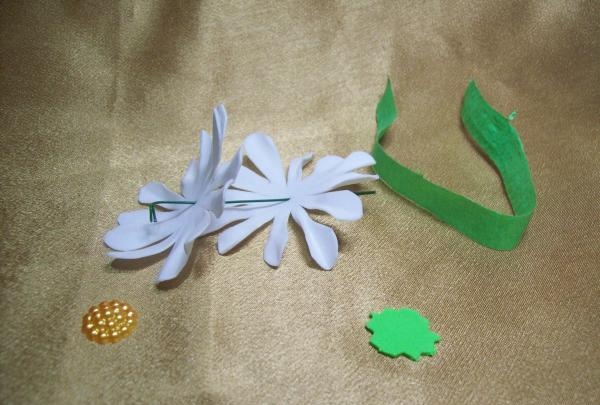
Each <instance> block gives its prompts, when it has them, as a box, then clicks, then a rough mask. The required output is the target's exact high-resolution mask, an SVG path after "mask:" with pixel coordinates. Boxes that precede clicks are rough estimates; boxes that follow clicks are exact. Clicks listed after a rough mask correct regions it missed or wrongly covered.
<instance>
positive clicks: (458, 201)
mask: <svg viewBox="0 0 600 405" xmlns="http://www.w3.org/2000/svg"><path fill="white" fill-rule="evenodd" d="M397 115H398V113H397V111H396V104H395V102H394V94H393V92H392V85H391V82H390V81H389V80H388V82H387V87H386V89H385V93H384V94H383V96H382V97H381V100H380V101H379V104H378V105H377V133H376V135H375V144H374V145H373V157H374V158H375V161H376V162H377V163H376V164H375V166H374V169H375V171H376V172H377V174H379V177H380V179H381V180H382V181H383V182H384V183H385V184H386V185H387V186H388V187H390V188H391V189H392V190H393V191H395V192H396V193H398V194H400V195H401V196H403V197H405V198H407V199H408V200H410V201H412V202H414V203H415V204H416V205H418V206H419V207H421V208H423V209H424V210H426V211H428V212H430V213H431V214H433V215H434V216H435V217H436V218H438V219H439V220H441V221H443V222H446V223H448V224H450V225H451V226H453V227H454V228H456V229H457V230H458V231H459V232H462V233H463V234H465V235H466V236H468V237H469V238H471V239H473V240H474V241H475V242H477V243H480V244H482V245H484V246H487V247H489V248H492V249H498V250H510V249H513V248H515V247H516V246H517V245H518V243H519V241H520V239H521V237H522V236H523V233H524V232H525V229H526V228H527V224H528V223H529V220H530V219H531V216H532V215H533V211H534V209H535V205H536V198H535V187H534V185H533V181H532V179H531V173H530V171H529V165H528V163H527V157H526V156H525V152H524V150H523V145H522V144H521V140H520V139H519V135H518V134H517V131H516V130H515V129H514V128H513V127H512V126H511V125H510V123H509V119H507V118H505V117H503V116H502V115H501V114H500V113H498V112H497V111H495V110H494V109H493V108H492V107H491V106H490V105H489V104H488V103H487V102H486V101H485V100H484V99H483V97H482V96H481V93H480V92H479V90H478V89H477V86H476V85H475V82H470V83H469V85H468V86H467V90H466V92H465V97H464V100H463V105H462V111H461V118H462V121H463V123H464V125H465V127H466V129H467V131H468V132H469V133H470V134H471V136H472V137H473V139H474V140H475V142H477V144H478V145H479V146H480V147H481V149H482V150H483V151H484V153H485V154H486V155H487V156H488V157H489V158H490V159H491V160H492V162H494V165H495V166H496V168H497V169H498V171H499V172H500V175H501V177H502V181H503V183H504V188H505V190H506V194H507V195H508V199H509V200H510V204H511V206H512V210H513V213H514V215H507V214H502V213H500V212H496V211H493V210H491V209H489V208H486V207H484V206H482V205H480V204H478V203H476V202H474V201H472V200H470V199H468V198H466V197H463V196H462V195H459V194H456V193H453V192H452V191H450V190H447V189H445V188H443V187H440V186H438V185H436V184H433V183H432V182H430V181H428V180H426V179H425V178H424V177H423V176H422V175H421V174H418V173H415V172H413V171H412V170H410V169H409V168H407V167H405V166H403V165H401V164H400V163H398V162H396V161H395V160H394V159H393V158H392V157H391V156H390V155H388V154H387V153H386V152H385V150H384V148H383V146H382V145H381V143H380V142H381V139H383V137H384V136H385V133H386V131H387V129H388V128H389V127H390V126H391V125H392V123H393V122H394V120H395V119H396V117H397ZM511 118H512V116H511Z"/></svg>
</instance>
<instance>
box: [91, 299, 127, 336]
mask: <svg viewBox="0 0 600 405" xmlns="http://www.w3.org/2000/svg"><path fill="white" fill-rule="evenodd" d="M137 320H138V314H137V313H136V312H135V311H134V309H133V308H131V305H129V304H128V303H126V302H121V301H117V300H112V301H102V302H101V303H100V304H98V305H95V306H92V307H90V309H89V310H88V311H87V313H86V314H85V315H84V316H83V324H82V326H81V331H82V332H83V333H84V334H85V336H86V337H87V338H88V339H89V340H91V341H93V342H96V343H99V344H106V343H117V342H118V341H120V340H121V339H124V338H126V337H127V336H129V335H130V334H131V332H133V331H134V330H135V328H136V326H137Z"/></svg>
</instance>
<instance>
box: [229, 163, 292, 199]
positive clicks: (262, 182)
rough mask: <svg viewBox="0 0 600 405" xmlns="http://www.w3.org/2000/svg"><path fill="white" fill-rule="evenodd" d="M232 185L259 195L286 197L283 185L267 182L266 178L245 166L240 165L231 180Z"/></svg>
mask: <svg viewBox="0 0 600 405" xmlns="http://www.w3.org/2000/svg"><path fill="white" fill-rule="evenodd" d="M233 187H235V188H239V189H241V190H247V191H252V192H253V193H256V194H261V195H268V196H273V197H275V196H277V197H282V198H283V197H287V195H284V194H287V192H286V188H285V186H281V185H276V184H273V183H269V182H268V181H267V179H265V178H264V177H262V176H260V175H258V174H257V173H255V172H253V171H252V170H250V169H248V168H247V167H246V166H242V167H240V171H239V172H238V175H237V177H236V179H235V181H234V182H233Z"/></svg>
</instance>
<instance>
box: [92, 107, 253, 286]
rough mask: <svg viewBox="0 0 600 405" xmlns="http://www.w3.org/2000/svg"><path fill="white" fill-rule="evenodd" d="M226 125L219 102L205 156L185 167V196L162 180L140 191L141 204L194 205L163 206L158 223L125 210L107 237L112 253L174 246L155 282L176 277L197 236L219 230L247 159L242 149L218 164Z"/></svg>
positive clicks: (143, 253) (119, 255) (137, 253)
mask: <svg viewBox="0 0 600 405" xmlns="http://www.w3.org/2000/svg"><path fill="white" fill-rule="evenodd" d="M226 126H227V113H226V111H225V107H224V106H223V105H220V106H218V107H217V108H215V109H214V111H213V134H212V137H211V136H210V135H209V134H208V133H206V131H202V132H201V134H200V156H199V159H193V160H192V161H191V162H190V164H189V166H188V168H187V170H186V171H185V174H184V176H183V178H182V180H181V194H178V193H175V192H173V191H171V190H169V189H168V188H167V187H166V186H165V185H164V184H162V183H157V182H152V183H148V184H146V185H145V186H143V187H142V188H141V189H140V191H139V197H138V199H139V202H140V203H142V204H152V203H154V202H156V201H176V202H183V201H193V202H195V203H193V204H185V203H183V204H181V203H180V204H168V203H162V204H159V206H160V207H162V208H165V209H167V210H169V211H157V212H156V220H157V222H150V220H149V216H148V210H147V209H142V210H137V211H130V212H124V213H122V214H121V215H119V217H118V219H117V222H118V224H119V225H118V226H117V227H116V228H114V229H112V230H111V231H109V232H108V233H107V234H106V235H105V237H104V242H105V243H106V245H107V246H108V247H110V248H111V249H113V251H111V252H109V256H110V257H112V258H116V259H138V258H141V257H147V256H152V255H155V254H157V253H160V252H163V251H165V250H167V249H169V248H171V251H170V253H169V256H168V257H167V259H166V261H165V263H164V264H163V266H162V269H161V270H160V272H159V273H158V276H157V278H156V281H157V282H162V281H166V280H171V279H173V278H175V277H177V275H178V274H179V273H180V272H181V270H182V269H183V267H184V266H185V264H186V263H187V261H188V258H189V255H190V251H191V248H192V245H193V242H194V240H195V239H196V238H198V237H200V236H202V235H205V234H207V233H210V232H212V231H214V230H215V229H216V228H215V225H217V224H216V223H217V217H219V216H220V215H221V214H222V212H223V206H224V200H223V195H224V194H223V193H224V191H225V189H226V188H227V187H228V186H229V185H230V184H231V182H232V181H233V179H235V177H236V176H237V173H238V171H239V169H240V166H241V163H242V157H243V156H242V152H241V150H238V151H237V153H236V154H235V156H234V157H233V158H232V159H231V160H230V161H228V162H225V163H222V164H219V162H220V160H221V147H222V143H223V138H224V136H225V129H226Z"/></svg>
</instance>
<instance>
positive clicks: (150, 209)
mask: <svg viewBox="0 0 600 405" xmlns="http://www.w3.org/2000/svg"><path fill="white" fill-rule="evenodd" d="M354 194H356V195H370V194H375V190H367V191H354ZM289 200H290V198H289V197H287V198H267V199H264V200H231V201H225V204H252V203H267V202H283V201H289ZM159 204H190V205H191V204H196V201H181V200H179V201H154V202H151V203H150V204H148V212H149V214H150V222H157V219H156V206H157V205H159Z"/></svg>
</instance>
